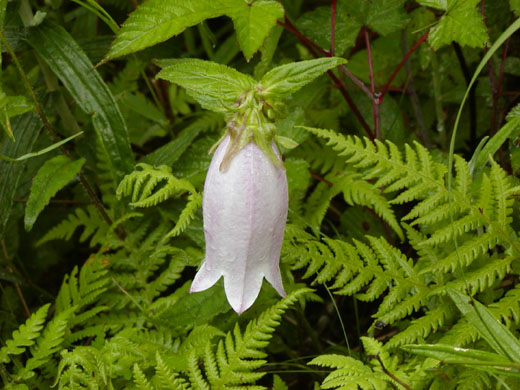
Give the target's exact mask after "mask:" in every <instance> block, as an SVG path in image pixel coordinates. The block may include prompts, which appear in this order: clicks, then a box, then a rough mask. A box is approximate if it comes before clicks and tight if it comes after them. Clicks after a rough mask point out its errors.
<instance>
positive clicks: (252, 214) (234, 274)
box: [190, 136, 288, 314]
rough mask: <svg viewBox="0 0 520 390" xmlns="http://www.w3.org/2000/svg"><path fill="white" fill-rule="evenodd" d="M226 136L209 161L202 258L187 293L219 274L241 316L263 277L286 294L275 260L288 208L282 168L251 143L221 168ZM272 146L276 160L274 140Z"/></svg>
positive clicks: (196, 289)
mask: <svg viewBox="0 0 520 390" xmlns="http://www.w3.org/2000/svg"><path fill="white" fill-rule="evenodd" d="M229 142H230V137H229V136H226V138H225V139H224V140H223V141H222V143H221V144H220V145H219V147H218V148H217V150H216V152H215V155H214V156H213V159H212V161H211V164H210V167H209V170H208V174H207V176H206V182H205V183H204V197H203V201H202V208H203V216H204V235H205V239H206V257H205V259H204V261H203V263H202V266H201V268H200V270H199V271H198V272H197V275H196V276H195V279H194V280H193V283H192V285H191V288H190V292H196V291H202V290H206V289H208V288H209V287H211V286H212V285H214V284H215V283H216V282H217V281H218V280H219V279H220V277H221V276H223V277H224V289H225V292H226V296H227V299H228V301H229V304H230V305H231V306H232V307H233V309H234V310H235V311H236V312H237V313H238V314H241V313H242V312H244V311H245V310H247V309H248V308H249V307H250V306H251V305H252V304H253V303H254V301H255V300H256V298H257V296H258V294H259V292H260V288H261V286H262V280H263V278H264V277H265V278H266V279H267V281H268V282H269V283H271V285H272V286H273V287H274V288H275V289H276V291H278V293H280V294H281V295H282V296H285V295H286V294H285V291H284V288H283V285H282V279H281V276H280V268H279V259H280V249H281V246H282V240H283V234H284V229H285V222H286V219H287V208H288V189H287V177H286V175H285V171H284V169H283V168H281V167H279V166H276V165H275V164H274V163H273V161H272V160H271V159H270V158H269V157H268V156H267V155H266V154H265V153H264V152H263V151H262V150H261V149H260V148H259V147H258V146H257V145H256V144H255V143H253V142H251V143H249V144H247V145H246V146H244V147H243V148H242V149H241V150H240V151H239V152H238V153H236V155H234V157H233V158H232V159H231V161H230V163H229V165H228V166H227V167H226V168H225V169H222V170H221V163H222V160H223V158H224V155H225V154H226V150H227V148H228V145H229ZM272 148H273V150H274V152H275V154H276V156H277V158H278V159H279V160H280V155H279V153H278V150H277V149H276V146H275V145H274V143H273V144H272Z"/></svg>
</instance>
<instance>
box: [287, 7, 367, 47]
mask: <svg viewBox="0 0 520 390" xmlns="http://www.w3.org/2000/svg"><path fill="white" fill-rule="evenodd" d="M345 4H346V3H345V2H344V1H340V2H338V3H337V5H336V29H335V41H334V50H335V53H336V54H338V55H342V54H343V53H345V50H347V49H348V48H350V47H352V46H354V44H355V43H356V37H357V36H358V34H359V30H360V29H361V27H362V24H361V23H360V22H359V21H358V20H357V19H356V18H354V17H352V16H350V14H349V13H348V10H347V9H346V8H345ZM331 13H332V9H331V7H330V6H329V7H318V8H316V9H315V10H313V11H311V12H307V13H305V14H304V15H303V16H302V17H301V18H300V19H298V21H297V26H298V27H299V29H300V30H301V31H302V32H303V33H304V34H305V35H306V36H307V37H309V38H310V39H312V41H313V42H315V43H316V44H318V45H320V46H321V47H323V48H329V47H330V38H331V31H330V30H331V29H330V28H323V26H327V25H328V24H329V23H330V17H331Z"/></svg>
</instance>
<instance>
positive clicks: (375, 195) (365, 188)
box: [331, 173, 404, 239]
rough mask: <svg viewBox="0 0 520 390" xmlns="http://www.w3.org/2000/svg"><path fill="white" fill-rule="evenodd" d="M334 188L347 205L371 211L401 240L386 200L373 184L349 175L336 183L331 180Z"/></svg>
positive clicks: (402, 236)
mask: <svg viewBox="0 0 520 390" xmlns="http://www.w3.org/2000/svg"><path fill="white" fill-rule="evenodd" d="M331 181H333V183H334V186H335V187H336V188H337V189H338V190H340V191H341V192H343V196H344V198H345V202H347V204H349V205H351V206H353V205H360V206H366V207H369V208H371V209H373V210H374V211H375V212H376V214H377V215H378V216H379V217H380V218H381V219H383V220H384V221H385V222H386V223H388V225H389V226H390V227H391V228H392V229H393V230H394V231H395V232H396V233H397V235H398V236H399V238H401V239H403V238H404V235H403V230H402V229H401V226H399V222H397V219H396V217H395V214H394V211H393V210H392V208H391V207H390V203H389V202H388V200H387V199H386V198H385V197H384V196H383V195H381V191H380V190H379V188H378V187H376V186H375V185H374V184H372V183H370V182H368V181H366V180H362V177H361V175H359V174H357V173H349V174H346V175H344V176H343V177H340V178H339V179H338V180H337V181H336V180H331Z"/></svg>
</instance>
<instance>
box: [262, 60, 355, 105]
mask: <svg viewBox="0 0 520 390" xmlns="http://www.w3.org/2000/svg"><path fill="white" fill-rule="evenodd" d="M346 62H347V60H345V59H343V58H339V57H327V58H317V59H314V60H307V61H300V62H293V63H290V64H286V65H282V66H278V67H276V68H274V69H272V70H270V71H269V72H267V73H266V74H265V76H264V77H262V80H261V81H260V83H259V84H260V86H259V89H260V93H261V95H262V96H264V97H266V98H271V97H277V98H281V97H284V96H288V95H290V94H292V93H293V92H296V91H297V90H299V89H300V88H301V87H303V86H304V85H306V84H308V83H310V82H311V81H312V80H314V79H315V78H316V77H319V76H321V75H322V74H323V73H325V72H326V71H328V70H330V69H332V68H335V67H336V66H338V65H341V64H345V63H346Z"/></svg>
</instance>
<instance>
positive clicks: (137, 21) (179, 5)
mask: <svg viewBox="0 0 520 390" xmlns="http://www.w3.org/2000/svg"><path fill="white" fill-rule="evenodd" d="M224 3H225V2H224ZM226 9H227V7H226V4H222V1H220V0H197V1H186V0H148V1H145V2H144V3H143V4H141V5H140V6H139V7H138V8H137V9H136V10H135V11H134V12H133V13H132V14H131V15H130V17H129V18H128V19H127V20H126V22H125V23H124V24H123V25H122V26H121V29H120V30H119V32H118V34H117V35H116V39H115V40H114V42H113V43H112V45H111V46H110V50H109V51H108V53H107V55H106V56H105V58H104V59H103V61H102V62H106V61H109V60H111V59H114V58H117V57H121V56H123V55H126V54H130V53H134V52H136V51H139V50H142V49H144V48H147V47H149V46H153V45H155V44H157V43H159V42H164V41H166V40H167V39H169V38H171V37H173V36H174V35H177V34H180V33H181V32H183V31H184V30H185V29H186V28H187V27H190V26H194V25H196V24H198V23H200V22H202V21H203V20H205V19H208V18H215V17H217V16H221V15H223V14H224V13H225V11H226Z"/></svg>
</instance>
